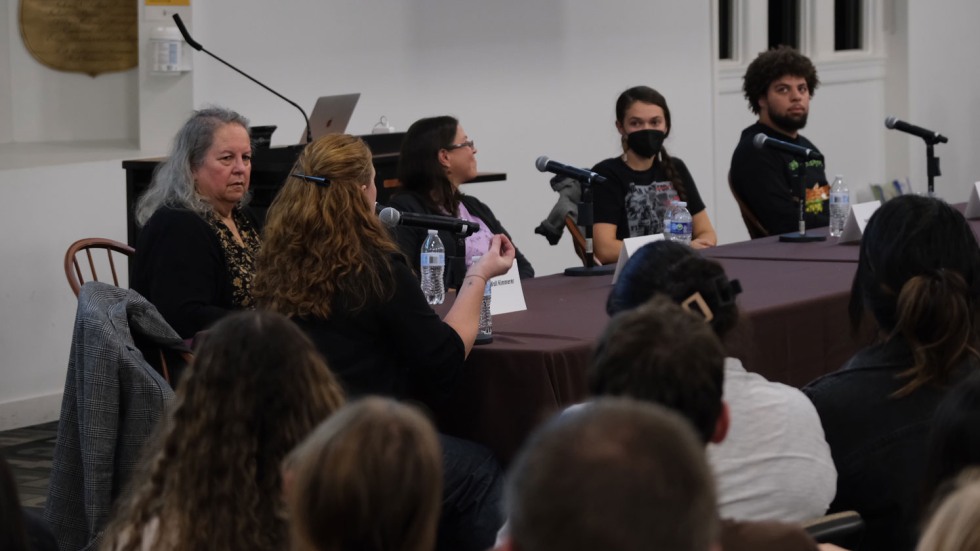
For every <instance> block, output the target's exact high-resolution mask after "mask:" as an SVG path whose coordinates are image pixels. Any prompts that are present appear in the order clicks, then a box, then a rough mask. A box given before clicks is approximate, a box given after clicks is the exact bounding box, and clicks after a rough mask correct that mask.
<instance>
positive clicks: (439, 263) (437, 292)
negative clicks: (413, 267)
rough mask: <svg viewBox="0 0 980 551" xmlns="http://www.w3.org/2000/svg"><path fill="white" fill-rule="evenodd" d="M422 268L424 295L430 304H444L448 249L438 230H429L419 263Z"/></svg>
mask: <svg viewBox="0 0 980 551" xmlns="http://www.w3.org/2000/svg"><path fill="white" fill-rule="evenodd" d="M419 265H420V267H421V268H422V293H423V294H424V295H425V300H426V301H427V302H428V303H429V304H442V302H443V301H444V300H446V285H445V283H443V280H442V274H443V272H444V271H446V248H445V247H444V246H443V245H442V239H439V234H438V233H437V232H436V230H429V235H428V236H427V237H426V238H425V242H424V243H422V257H421V262H419Z"/></svg>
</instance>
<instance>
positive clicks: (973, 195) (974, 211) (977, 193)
mask: <svg viewBox="0 0 980 551" xmlns="http://www.w3.org/2000/svg"><path fill="white" fill-rule="evenodd" d="M963 214H964V216H966V219H967V220H976V219H977V218H980V182H974V183H973V189H971V190H970V200H969V201H967V202H966V212H965V213H963Z"/></svg>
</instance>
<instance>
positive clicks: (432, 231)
mask: <svg viewBox="0 0 980 551" xmlns="http://www.w3.org/2000/svg"><path fill="white" fill-rule="evenodd" d="M437 233H439V232H438V231H436V230H429V235H435V234H437Z"/></svg>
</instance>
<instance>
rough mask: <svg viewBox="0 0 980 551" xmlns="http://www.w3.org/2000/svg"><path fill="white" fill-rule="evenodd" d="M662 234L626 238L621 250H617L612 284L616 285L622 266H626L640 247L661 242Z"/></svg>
mask: <svg viewBox="0 0 980 551" xmlns="http://www.w3.org/2000/svg"><path fill="white" fill-rule="evenodd" d="M663 240H664V234H662V233H655V234H653V235H643V236H640V237H627V238H626V239H624V240H623V248H622V249H619V260H617V261H616V271H615V272H613V279H612V282H613V283H616V280H617V279H619V272H621V271H623V266H626V261H628V260H629V259H630V257H631V256H633V253H635V252H636V251H637V250H638V249H639V248H640V247H642V246H644V245H646V244H647V243H653V242H654V241H663Z"/></svg>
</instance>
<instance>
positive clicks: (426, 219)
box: [378, 205, 480, 237]
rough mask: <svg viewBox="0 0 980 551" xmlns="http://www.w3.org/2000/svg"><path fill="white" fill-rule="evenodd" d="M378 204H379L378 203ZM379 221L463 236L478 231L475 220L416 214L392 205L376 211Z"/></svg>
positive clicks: (478, 227)
mask: <svg viewBox="0 0 980 551" xmlns="http://www.w3.org/2000/svg"><path fill="white" fill-rule="evenodd" d="M379 206H380V205H379ZM378 218H380V219H381V223H382V224H384V225H385V226H388V227H389V228H393V227H395V226H409V227H413V228H424V229H427V230H444V231H448V232H452V233H455V234H457V235H461V236H463V237H466V236H469V235H473V234H474V233H476V232H478V231H480V225H479V224H477V223H476V222H470V221H469V220H463V219H461V218H452V217H451V216H439V215H435V214H417V213H414V212H401V211H398V210H395V209H394V208H392V207H384V208H382V209H381V212H380V213H378Z"/></svg>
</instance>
